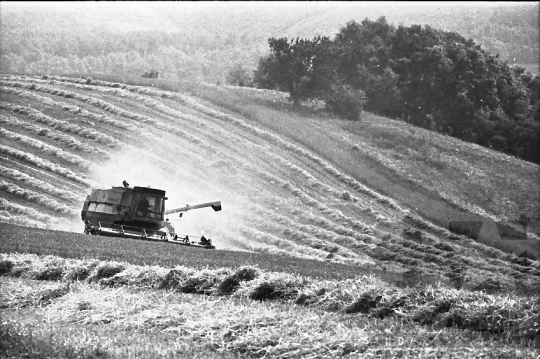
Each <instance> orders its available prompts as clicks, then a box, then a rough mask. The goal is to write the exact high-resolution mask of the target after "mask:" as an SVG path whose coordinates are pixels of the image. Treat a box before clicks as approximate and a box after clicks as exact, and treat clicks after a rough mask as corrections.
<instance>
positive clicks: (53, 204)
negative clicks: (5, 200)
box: [0, 179, 77, 215]
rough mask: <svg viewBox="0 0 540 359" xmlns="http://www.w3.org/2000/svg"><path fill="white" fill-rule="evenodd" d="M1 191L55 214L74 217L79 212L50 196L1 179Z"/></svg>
mask: <svg viewBox="0 0 540 359" xmlns="http://www.w3.org/2000/svg"><path fill="white" fill-rule="evenodd" d="M0 189H1V190H3V191H6V192H7V193H9V194H12V195H14V196H17V197H21V198H24V199H26V200H28V201H30V202H33V203H37V204H39V205H41V206H43V207H45V208H48V209H50V210H52V211H54V212H59V213H67V214H73V215H76V214H77V212H76V211H74V210H73V209H71V208H69V207H68V206H66V205H65V204H63V203H60V202H58V201H56V200H55V199H53V198H51V197H49V196H46V195H44V194H41V193H39V192H35V191H32V190H30V189H28V188H22V187H19V186H18V185H16V184H14V183H9V182H7V181H4V180H1V179H0Z"/></svg>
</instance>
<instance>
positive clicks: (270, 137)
mask: <svg viewBox="0 0 540 359" xmlns="http://www.w3.org/2000/svg"><path fill="white" fill-rule="evenodd" d="M53 79H55V80H59V81H67V82H74V83H81V79H70V78H65V77H63V78H61V77H53ZM92 84H93V85H97V86H108V87H119V85H118V84H115V83H112V82H107V81H100V80H92ZM122 88H124V89H126V90H128V91H132V92H137V93H142V94H145V95H150V96H154V97H161V98H170V99H174V100H178V101H180V102H181V103H182V104H185V105H187V106H188V107H190V108H192V109H194V110H197V111H199V112H202V113H204V114H206V115H208V116H211V117H214V118H217V119H220V120H223V121H226V122H229V123H233V124H235V125H237V126H239V127H241V128H244V129H246V130H248V131H249V132H251V133H253V134H255V135H257V136H258V137H260V138H262V139H265V140H267V141H269V142H271V143H274V144H277V145H279V146H280V147H282V148H285V149H287V150H289V151H291V152H293V153H295V154H297V155H301V156H303V157H305V158H308V159H310V160H312V161H313V162H315V163H317V164H318V165H320V166H321V168H323V169H325V170H326V171H327V172H328V173H330V174H331V175H332V176H334V177H335V178H337V179H338V180H340V181H341V182H342V183H345V184H346V185H347V186H349V187H352V188H354V189H355V190H357V191H359V192H360V193H365V194H368V195H370V196H372V197H373V198H375V199H377V200H378V201H379V202H380V203H383V204H386V205H389V206H390V207H391V208H393V209H396V210H398V211H400V212H402V213H404V214H405V213H408V211H406V210H403V209H402V208H401V207H399V206H398V205H397V203H396V202H395V201H394V200H393V199H391V198H389V197H386V196H383V195H381V194H380V193H377V192H375V191H373V190H371V189H370V188H368V187H366V186H364V185H362V184H361V183H359V182H358V181H356V180H355V179H354V178H352V177H349V176H347V175H345V174H343V173H341V172H340V171H338V170H337V169H335V168H334V167H332V166H331V165H329V164H328V163H326V162H325V161H323V160H322V159H320V158H319V157H317V156H315V155H313V154H312V153H310V152H308V151H306V150H304V149H302V148H300V147H298V146H295V145H293V144H291V143H289V142H287V141H285V140H283V139H281V138H280V137H279V136H277V135H274V134H272V133H269V132H267V131H264V130H262V129H259V128H257V127H255V126H253V125H251V124H249V123H246V122H245V121H243V120H241V119H239V118H237V117H234V116H232V115H228V114H226V113H222V112H219V111H217V110H214V109H212V108H210V107H207V106H205V105H203V104H201V103H199V102H197V101H196V100H195V99H194V98H192V97H190V96H187V95H184V94H180V93H177V92H170V91H163V90H155V89H149V88H145V87H141V86H122Z"/></svg>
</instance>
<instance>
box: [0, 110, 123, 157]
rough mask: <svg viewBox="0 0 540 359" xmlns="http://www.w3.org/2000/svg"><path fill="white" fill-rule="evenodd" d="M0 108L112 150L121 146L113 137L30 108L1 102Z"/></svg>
mask: <svg viewBox="0 0 540 359" xmlns="http://www.w3.org/2000/svg"><path fill="white" fill-rule="evenodd" d="M0 108H1V109H5V110H9V111H13V112H16V113H21V114H23V115H25V116H27V117H28V118H30V119H31V120H33V121H36V122H39V123H43V124H45V125H47V126H49V127H51V128H53V129H58V130H60V131H63V132H68V133H72V134H76V135H79V136H81V137H84V138H88V139H91V140H93V141H96V142H98V143H102V144H104V145H107V146H108V147H111V148H116V147H117V146H118V144H119V143H118V141H117V140H116V139H115V138H114V137H112V136H109V135H106V134H104V133H101V132H98V131H95V130H91V129H88V128H85V127H81V126H78V125H74V124H71V123H69V122H67V121H60V120H57V119H55V118H52V117H50V116H47V115H45V114H43V113H41V112H40V111H38V110H36V109H33V108H30V107H26V106H19V105H13V104H10V103H7V102H0Z"/></svg>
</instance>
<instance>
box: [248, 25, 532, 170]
mask: <svg viewBox="0 0 540 359" xmlns="http://www.w3.org/2000/svg"><path fill="white" fill-rule="evenodd" d="M268 43H269V45H270V50H271V54H270V56H268V57H266V58H263V59H261V60H260V62H259V67H258V68H257V70H256V72H255V76H254V82H255V83H256V84H257V85H258V86H259V87H262V88H275V89H279V90H283V91H287V92H288V93H289V95H290V100H291V101H293V102H294V103H295V104H299V103H300V102H301V101H305V100H308V99H314V98H317V99H321V100H324V101H325V103H326V106H327V108H329V109H331V110H333V111H334V112H336V113H338V114H340V115H343V116H344V117H347V118H352V119H357V118H358V117H359V113H360V112H361V111H362V109H365V110H367V111H370V112H374V113H378V114H381V115H385V116H389V117H392V118H399V119H402V120H404V121H406V122H409V123H411V124H414V125H416V126H419V127H424V128H428V129H432V130H436V131H439V132H442V133H445V134H449V135H451V136H454V137H457V138H460V139H463V140H466V141H470V142H475V143H478V144H480V145H482V146H486V147H490V148H493V149H496V150H499V151H502V152H505V153H508V154H510V155H514V156H517V157H519V158H522V159H525V160H527V161H531V162H535V163H540V143H539V142H540V141H539V140H540V116H539V103H540V99H539V98H540V93H539V91H540V90H539V85H540V79H539V77H538V76H536V77H532V75H531V74H529V73H525V71H524V69H523V68H519V67H516V68H512V67H510V66H509V65H508V63H507V62H506V61H503V60H501V59H500V58H499V56H494V55H491V54H490V53H488V52H486V51H485V50H484V49H483V48H482V47H481V46H480V45H478V44H476V43H475V42H474V41H473V40H471V39H465V38H464V37H463V36H461V35H459V34H457V33H454V32H445V31H441V30H436V29H433V28H431V27H429V26H420V25H412V26H409V27H406V26H403V25H400V26H398V27H395V26H393V25H390V24H388V23H387V21H386V19H385V18H384V17H381V18H379V19H378V20H377V21H370V20H368V19H365V20H363V21H362V22H361V23H357V22H355V21H351V22H349V23H347V24H346V26H344V27H343V28H342V29H341V30H340V31H339V33H338V34H337V35H336V36H335V38H334V39H333V40H331V39H329V38H327V37H317V38H314V39H313V40H302V39H298V38H297V39H293V40H288V39H287V38H280V39H276V38H271V39H269V40H268Z"/></svg>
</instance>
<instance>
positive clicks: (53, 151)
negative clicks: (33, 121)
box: [0, 128, 90, 169]
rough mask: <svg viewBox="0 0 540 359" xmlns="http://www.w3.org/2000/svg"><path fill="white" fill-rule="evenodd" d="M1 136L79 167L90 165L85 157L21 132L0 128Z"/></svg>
mask: <svg viewBox="0 0 540 359" xmlns="http://www.w3.org/2000/svg"><path fill="white" fill-rule="evenodd" d="M1 137H5V138H8V139H10V140H14V141H17V142H20V143H21V144H23V145H24V146H25V147H32V148H34V149H36V150H38V151H39V152H41V153H45V154H49V155H53V156H55V157H57V158H59V159H62V160H64V161H66V162H69V163H72V164H74V165H77V166H79V167H81V168H83V169H88V168H89V167H90V163H89V162H87V161H86V160H85V159H83V158H82V157H80V156H77V155H74V154H71V153H69V152H65V151H63V150H61V149H60V148H57V147H54V146H50V145H48V144H46V143H43V142H41V141H39V140H35V139H33V138H30V137H26V136H23V135H20V134H18V133H15V132H11V131H9V130H6V129H4V128H0V138H1Z"/></svg>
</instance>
